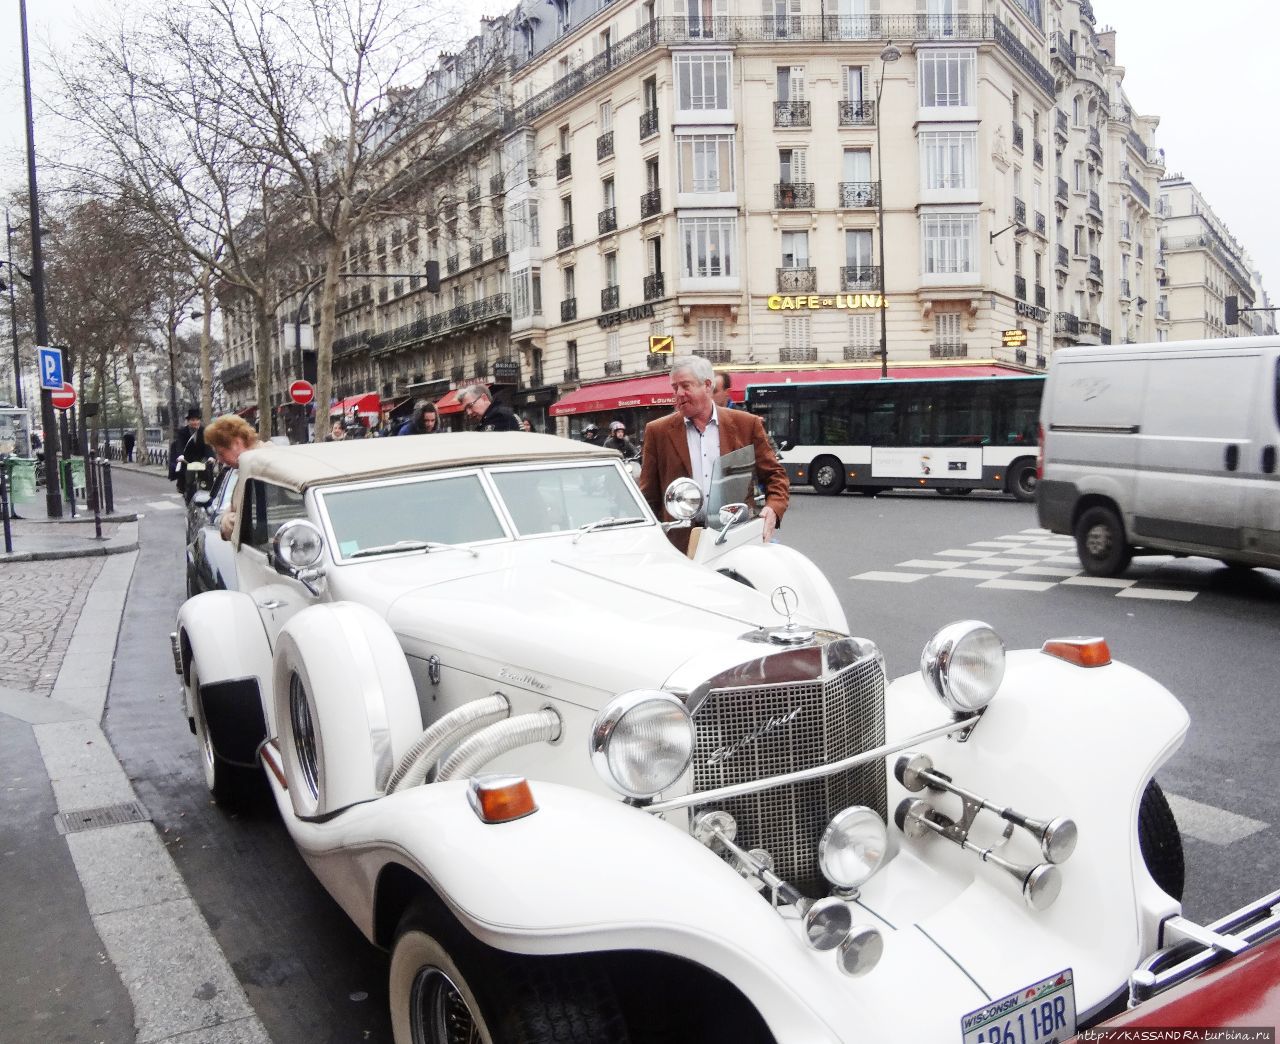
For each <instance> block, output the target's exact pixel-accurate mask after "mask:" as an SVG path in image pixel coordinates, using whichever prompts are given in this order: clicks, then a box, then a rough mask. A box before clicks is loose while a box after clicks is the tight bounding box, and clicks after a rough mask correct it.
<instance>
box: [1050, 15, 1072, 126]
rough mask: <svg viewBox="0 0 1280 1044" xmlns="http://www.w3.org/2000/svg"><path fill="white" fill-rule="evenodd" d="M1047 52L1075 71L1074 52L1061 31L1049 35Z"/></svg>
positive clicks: (1064, 123)
mask: <svg viewBox="0 0 1280 1044" xmlns="http://www.w3.org/2000/svg"><path fill="white" fill-rule="evenodd" d="M1049 54H1050V55H1051V56H1052V57H1054V58H1056V59H1058V61H1060V62H1062V64H1063V65H1065V66H1066V67H1067V68H1068V69H1070V70H1071V71H1072V72H1075V71H1076V52H1075V51H1074V50H1073V49H1072V47H1071V44H1070V43H1069V42H1068V41H1067V38H1066V37H1065V36H1063V35H1062V34H1061V33H1052V34H1051V35H1050V36H1049ZM1063 133H1066V120H1065V118H1064V119H1063Z"/></svg>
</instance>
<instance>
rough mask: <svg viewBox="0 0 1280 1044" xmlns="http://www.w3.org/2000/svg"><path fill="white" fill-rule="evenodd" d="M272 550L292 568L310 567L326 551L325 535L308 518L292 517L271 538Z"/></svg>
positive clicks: (281, 560) (277, 557) (281, 561)
mask: <svg viewBox="0 0 1280 1044" xmlns="http://www.w3.org/2000/svg"><path fill="white" fill-rule="evenodd" d="M271 550H272V551H273V552H274V553H275V556H276V561H277V562H280V563H283V564H284V565H286V566H288V567H289V568H290V569H310V568H311V567H312V566H313V565H315V564H316V563H317V562H319V561H320V556H321V554H323V553H324V536H323V535H321V533H320V530H319V529H317V528H316V527H315V526H314V525H313V524H312V523H310V522H308V521H307V520H306V519H303V518H294V519H290V520H289V521H288V522H285V523H284V524H283V525H281V526H280V528H279V529H277V530H276V535H275V536H273V537H272V538H271Z"/></svg>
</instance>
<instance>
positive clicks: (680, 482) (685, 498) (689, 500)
mask: <svg viewBox="0 0 1280 1044" xmlns="http://www.w3.org/2000/svg"><path fill="white" fill-rule="evenodd" d="M705 501H706V497H704V496H703V495H702V487H701V486H699V485H698V484H697V483H696V482H694V481H693V479H691V478H678V479H676V480H675V481H674V482H672V483H671V485H669V486H668V487H667V490H666V492H665V493H663V495H662V506H663V507H664V508H666V509H667V514H668V515H670V516H671V517H672V518H674V519H675V520H676V522H675V523H674V524H672V525H669V526H668V528H672V529H674V528H676V527H677V526H680V525H685V526H687V525H689V523H690V522H691V520H692V519H693V518H694V517H696V516H697V514H698V512H699V511H701V510H702V508H703V504H704V503H705Z"/></svg>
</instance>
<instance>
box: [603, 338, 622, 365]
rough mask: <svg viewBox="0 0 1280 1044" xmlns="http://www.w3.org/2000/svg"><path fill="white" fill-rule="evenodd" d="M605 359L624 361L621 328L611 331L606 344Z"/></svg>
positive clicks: (612, 361)
mask: <svg viewBox="0 0 1280 1044" xmlns="http://www.w3.org/2000/svg"><path fill="white" fill-rule="evenodd" d="M605 361H606V362H611V363H619V364H620V363H621V362H622V332H621V331H620V330H610V331H609V337H608V339H607V342H606V346H605Z"/></svg>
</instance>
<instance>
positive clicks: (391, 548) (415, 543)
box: [347, 540, 480, 558]
mask: <svg viewBox="0 0 1280 1044" xmlns="http://www.w3.org/2000/svg"><path fill="white" fill-rule="evenodd" d="M400 551H427V552H431V551H465V552H467V554H469V555H470V556H471V557H472V558H479V557H480V552H479V551H477V550H476V549H475V548H474V547H466V546H465V545H463V544H442V543H440V542H439V541H436V540H397V541H396V542H395V543H394V544H379V545H378V546H377V547H362V548H361V549H360V550H359V551H353V552H352V553H351V554H349V555H347V558H372V557H373V556H374V555H394V554H396V553H397V552H400Z"/></svg>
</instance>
